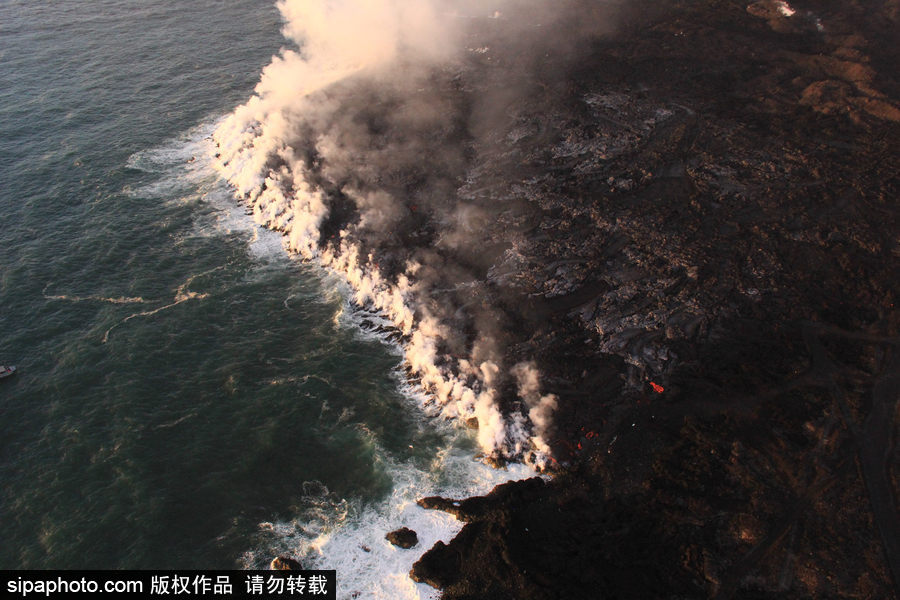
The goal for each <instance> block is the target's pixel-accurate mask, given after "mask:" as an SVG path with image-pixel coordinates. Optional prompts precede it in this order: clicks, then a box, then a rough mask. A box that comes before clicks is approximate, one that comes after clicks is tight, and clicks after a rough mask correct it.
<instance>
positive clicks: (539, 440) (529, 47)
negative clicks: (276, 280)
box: [214, 0, 598, 466]
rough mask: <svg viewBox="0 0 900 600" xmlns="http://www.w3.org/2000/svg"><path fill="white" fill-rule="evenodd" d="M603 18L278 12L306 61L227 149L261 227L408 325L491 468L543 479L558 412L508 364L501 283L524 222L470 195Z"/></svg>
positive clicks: (502, 205) (264, 87)
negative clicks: (544, 72) (549, 74)
mask: <svg viewBox="0 0 900 600" xmlns="http://www.w3.org/2000/svg"><path fill="white" fill-rule="evenodd" d="M596 5H598V2H588V1H584V0H582V1H581V2H550V1H549V0H547V1H536V0H535V1H525V0H520V1H518V2H516V1H506V2H497V3H494V4H493V5H485V4H484V3H481V2H474V1H470V2H463V1H455V2H454V1H450V0H446V1H443V2H441V1H438V0H281V1H279V2H278V8H279V10H280V11H281V13H282V15H283V17H284V21H285V25H284V28H283V33H284V35H285V36H286V37H287V38H288V39H289V40H290V41H292V42H293V43H294V44H295V45H296V49H283V50H282V51H281V53H280V54H279V55H278V56H275V57H273V59H272V62H271V63H270V64H269V65H268V66H267V67H266V68H265V69H264V70H263V72H262V76H261V78H260V82H259V84H258V85H257V87H256V89H255V94H254V95H253V96H252V97H251V98H250V100H249V101H248V102H247V103H246V104H244V105H242V106H240V107H238V108H237V109H236V110H235V111H234V112H233V113H232V114H231V115H229V116H228V117H227V118H226V119H225V120H224V121H223V122H222V123H221V124H220V125H219V127H218V128H217V130H216V132H215V134H214V138H215V141H216V142H217V145H218V155H217V157H218V161H217V163H218V167H219V169H220V171H221V173H222V174H223V175H224V176H225V177H226V178H227V179H228V181H230V182H231V183H232V184H233V186H234V188H235V191H236V194H237V196H238V197H239V198H241V199H242V200H243V201H245V202H247V203H248V205H249V206H251V207H252V210H253V215H254V218H255V220H256V221H257V222H258V223H260V224H261V225H264V226H266V227H270V228H272V229H275V230H278V231H281V232H283V233H284V235H285V239H286V245H287V246H288V247H289V249H290V250H291V251H294V252H297V253H299V254H300V255H302V256H303V257H305V258H307V259H315V260H317V261H319V262H320V263H321V264H323V265H324V266H326V267H328V268H330V269H333V270H335V271H337V272H339V273H341V274H342V275H343V276H344V277H345V278H346V279H347V281H348V282H349V283H350V284H351V285H352V288H353V289H354V290H355V295H354V298H353V299H354V301H355V302H356V303H358V304H359V305H361V306H363V307H366V308H368V309H370V310H374V311H378V312H380V313H383V314H384V315H386V316H387V317H388V318H389V319H390V320H391V321H392V322H393V323H394V324H395V325H396V327H397V328H398V329H399V330H400V331H401V332H402V334H403V339H404V347H405V353H406V355H405V356H406V358H405V360H406V364H407V368H408V370H409V372H410V375H411V376H412V377H413V378H416V379H418V380H419V381H420V382H421V386H422V387H423V388H424V389H425V390H426V391H428V392H429V394H430V396H431V397H432V398H433V401H434V402H435V403H437V405H438V406H439V407H440V408H441V412H442V413H443V414H444V415H445V416H447V417H449V418H458V419H461V420H464V421H467V422H471V420H472V419H477V423H478V442H479V444H480V445H481V447H482V449H483V451H484V452H485V453H486V454H487V455H489V456H491V457H494V458H514V459H525V460H526V461H528V462H530V463H531V464H535V465H537V466H543V465H545V464H546V462H547V461H548V460H549V455H550V439H549V437H548V436H549V435H550V432H551V431H552V414H553V411H554V409H555V408H556V397H555V396H553V395H542V394H541V391H540V387H541V385H540V375H539V373H538V370H537V367H536V365H535V363H534V362H532V361H529V360H526V361H524V362H523V361H516V364H514V365H510V364H507V362H508V359H507V353H506V344H507V343H508V337H509V336H508V335H507V334H508V332H509V331H510V328H511V327H513V325H512V324H510V323H509V322H508V318H507V315H506V314H505V313H504V311H503V310H501V309H499V308H498V304H499V302H498V298H497V294H498V289H497V287H496V286H495V285H494V284H492V283H490V278H489V277H487V275H488V273H489V272H490V270H491V269H492V268H494V267H495V265H496V262H497V261H498V260H500V258H501V257H503V256H508V255H509V252H510V251H511V249H513V248H514V247H515V245H516V241H517V239H516V236H517V235H520V234H518V233H516V232H515V231H512V230H511V231H503V230H502V228H499V227H498V226H497V220H498V218H499V217H500V216H505V218H507V219H508V217H509V215H510V214H514V213H515V212H516V211H517V210H518V208H517V206H516V204H515V202H512V201H510V202H503V201H502V199H498V198H495V197H493V196H492V195H491V194H485V193H483V192H482V191H479V190H473V189H471V185H469V184H470V183H471V182H472V180H473V173H477V171H478V168H479V162H478V155H479V153H483V152H487V151H490V150H491V149H492V148H493V147H494V146H496V140H495V139H494V133H493V132H494V131H495V129H496V125H497V122H498V121H502V120H503V119H508V116H507V115H506V114H505V112H504V111H505V110H506V107H508V106H510V105H513V104H514V103H515V102H516V100H517V99H518V98H520V97H524V96H525V95H527V94H528V93H529V87H528V86H529V85H531V84H529V83H528V77H527V75H528V72H529V70H530V69H533V68H534V63H535V62H536V61H537V59H538V58H539V57H551V52H552V56H553V57H558V58H559V60H567V59H568V58H569V55H571V53H572V52H573V51H574V50H575V47H576V46H577V44H578V38H579V35H578V34H579V31H580V30H579V27H583V28H589V27H594V28H596V26H597V23H596V20H594V21H593V23H592V24H590V25H589V26H588V25H584V19H583V18H582V17H583V16H584V15H583V13H584V11H588V12H590V11H594V10H595V9H596ZM592 14H593V13H592ZM588 21H590V20H588ZM575 23H579V24H580V25H575ZM557 34H558V35H557ZM542 60H544V61H545V63H546V59H544V58H542ZM491 61H494V62H491ZM545 68H546V65H545ZM510 175H511V176H514V174H510Z"/></svg>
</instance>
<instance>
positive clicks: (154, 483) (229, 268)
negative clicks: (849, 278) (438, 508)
mask: <svg viewBox="0 0 900 600" xmlns="http://www.w3.org/2000/svg"><path fill="white" fill-rule="evenodd" d="M280 27H281V22H280V17H279V14H278V12H277V10H276V9H275V7H274V5H273V4H270V3H269V2H265V1H264V2H260V1H258V0H234V1H229V2H221V1H217V0H192V1H186V0H164V1H159V2H154V3H142V2H134V1H131V0H98V1H96V2H63V1H61V0H47V1H45V2H40V3H34V2H25V1H23V0H7V1H5V2H3V3H0V364H14V365H17V366H18V368H19V373H18V374H17V375H15V376H14V377H13V378H11V379H7V380H4V381H0V482H2V486H0V540H2V543H0V568H4V569H24V568H38V569H42V568H66V569H72V568H79V569H80V568H95V569H100V568H103V569H105V568H116V569H118V568H153V569H168V568H234V567H258V566H261V565H265V564H266V563H267V562H268V561H269V560H270V559H271V558H272V556H273V555H274V554H276V553H286V554H290V555H292V556H295V557H298V558H300V559H302V560H303V561H304V562H305V563H306V564H308V565H310V566H311V567H322V568H336V569H338V578H339V582H340V586H341V588H340V593H339V597H349V595H350V594H352V593H356V592H360V594H361V595H360V596H359V597H384V598H401V597H424V596H428V595H429V594H430V593H431V592H430V591H429V589H428V588H425V587H424V586H417V585H415V584H413V583H411V582H410V581H409V580H408V579H407V578H406V573H407V572H408V570H409V566H410V565H411V563H412V562H413V560H415V558H416V557H417V556H418V554H419V553H420V552H421V550H422V549H423V548H424V547H427V546H428V545H429V544H431V543H433V542H434V541H436V540H437V539H448V538H449V537H451V536H452V535H453V533H454V532H455V531H456V530H457V529H458V524H456V523H454V522H453V521H452V519H450V518H449V517H447V516H446V515H438V514H430V513H427V512H426V511H422V510H420V509H418V508H417V507H415V505H414V502H413V501H414V499H415V498H416V497H418V496H420V495H423V494H427V493H444V494H454V493H458V494H462V493H474V492H482V491H485V490H486V489H489V488H490V486H491V485H492V484H495V483H499V482H502V481H505V480H507V479H509V478H512V477H513V475H514V473H509V472H500V471H496V470H492V469H489V468H487V467H485V466H483V465H481V464H480V463H477V462H475V461H473V460H472V458H471V457H472V454H473V453H474V441H473V440H472V439H471V435H470V434H468V433H466V432H463V431H461V430H460V429H458V428H454V427H452V426H450V425H449V424H444V423H442V422H440V421H437V420H435V419H431V418H429V417H427V416H426V415H425V413H424V411H423V409H422V408H421V402H420V400H419V399H418V398H417V396H416V393H415V390H413V389H409V388H408V386H406V384H405V383H404V379H403V377H402V375H401V374H400V373H399V371H398V366H399V364H400V361H401V355H400V353H399V350H398V349H396V348H392V347H391V346H390V345H389V344H387V343H386V342H384V341H383V340H380V339H378V338H375V337H372V336H367V335H366V334H364V333H363V332H362V331H361V329H360V328H359V327H358V326H357V324H356V321H357V320H358V316H357V315H355V314H354V311H353V309H352V308H351V307H350V305H349V304H348V302H347V300H346V297H347V296H346V293H345V291H344V290H342V285H343V284H342V283H341V280H340V279H338V278H337V277H334V276H332V275H329V274H328V273H327V272H326V271H323V270H321V269H320V268H318V267H316V266H314V265H309V264H305V263H303V262H301V261H299V260H297V259H296V258H293V257H291V256H289V255H288V253H287V252H286V251H285V250H284V249H283V248H282V243H281V239H280V237H279V236H277V235H276V234H274V233H271V232H267V231H264V230H260V229H259V228H257V226H255V225H254V224H253V221H252V219H251V218H250V217H249V216H247V215H246V214H245V210H244V209H243V208H242V207H240V206H238V205H237V204H236V203H235V202H234V200H233V193H232V190H230V188H229V187H228V185H227V184H226V183H225V182H224V181H222V180H221V179H220V177H219V176H218V175H217V173H216V171H215V170H214V169H213V167H212V165H211V154H212V153H213V152H214V149H213V147H212V142H211V140H210V139H209V136H210V134H211V133H212V131H213V130H214V127H215V124H216V123H217V122H218V121H219V120H221V119H222V118H223V116H224V115H226V114H227V113H228V112H229V111H231V110H233V109H234V107H235V106H237V105H238V104H240V103H241V102H244V101H246V99H247V98H248V97H249V96H250V94H251V93H252V91H253V87H254V85H255V84H256V82H257V81H258V79H259V74H260V71H261V69H262V67H263V66H264V65H265V64H267V63H268V62H269V61H270V60H271V56H272V54H273V53H275V52H276V51H277V50H278V48H279V47H280V46H281V45H282V44H283V43H284V38H283V37H282V35H281V33H280ZM401 525H409V526H411V527H413V528H415V529H417V530H418V531H419V534H420V538H421V539H422V543H421V546H422V547H423V548H420V549H419V550H420V551H419V552H416V553H411V552H406V553H405V552H404V551H401V550H397V549H395V548H393V547H392V546H390V545H389V544H387V542H385V541H384V539H383V536H384V534H385V533H386V532H387V531H390V530H391V529H393V528H396V527H399V526H401Z"/></svg>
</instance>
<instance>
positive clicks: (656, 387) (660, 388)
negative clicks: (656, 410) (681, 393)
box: [650, 381, 666, 394]
mask: <svg viewBox="0 0 900 600" xmlns="http://www.w3.org/2000/svg"><path fill="white" fill-rule="evenodd" d="M650 387H652V388H653V391H654V392H656V393H657V394H662V393H663V392H664V391H666V389H665V388H664V387H663V386H661V385H659V384H658V383H653V382H652V381H651V382H650Z"/></svg>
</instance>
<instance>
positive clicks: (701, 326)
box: [217, 0, 900, 599]
mask: <svg viewBox="0 0 900 600" xmlns="http://www.w3.org/2000/svg"><path fill="white" fill-rule="evenodd" d="M338 4H341V3H338ZM344 4H347V3H344ZM349 4H352V3H349ZM382 4H390V3H369V4H366V5H365V6H366V7H368V9H373V7H375V6H376V5H382ZM434 4H435V3H425V5H427V6H432V5H434ZM285 6H286V7H287V9H286V10H285V9H284V7H283V12H285V15H286V18H287V19H288V22H289V25H288V27H287V32H288V33H289V34H290V33H291V31H292V27H293V28H302V27H307V25H303V26H302V27H301V25H297V23H306V22H308V21H309V20H308V19H304V17H306V16H307V15H306V13H305V12H304V11H306V10H308V9H307V8H304V7H305V4H304V3H300V2H293V1H289V2H286V3H285ZM498 6H500V8H502V10H497V11H496V12H495V13H493V14H492V15H490V16H488V17H485V16H484V15H482V16H480V17H478V16H477V14H479V13H478V12H477V10H476V9H471V8H470V11H469V12H468V13H466V12H465V11H463V12H462V13H455V15H454V16H453V19H454V27H453V30H454V32H453V35H452V36H447V37H446V38H445V37H443V36H442V35H439V34H440V33H441V32H443V30H442V29H440V28H437V29H435V30H434V31H432V30H431V29H429V28H428V27H425V26H424V25H430V24H433V23H434V22H436V21H435V20H434V19H431V18H425V17H423V15H422V14H419V13H416V12H415V11H413V12H412V13H409V11H407V12H402V11H401V14H402V15H403V19H402V20H401V25H404V26H405V27H406V29H405V30H403V28H401V30H403V31H406V32H407V33H402V31H401V33H402V34H398V35H397V36H393V37H390V36H389V37H390V39H389V40H385V39H382V38H378V39H377V40H376V41H378V42H379V43H378V44H370V45H369V46H366V47H364V48H363V51H362V52H361V53H360V51H359V49H358V48H357V46H356V45H355V44H353V43H345V42H347V40H348V39H351V38H353V39H355V36H357V35H362V34H363V33H365V34H366V35H368V34H369V33H371V32H370V31H369V30H368V29H366V26H364V25H363V26H360V28H358V29H354V28H353V27H350V26H348V27H347V28H346V32H345V33H346V35H345V36H344V38H342V39H340V40H335V39H333V37H329V38H323V40H319V39H318V38H317V37H316V32H315V31H313V30H308V31H307V30H304V32H303V35H304V36H305V37H303V36H300V37H302V39H303V40H304V43H306V46H305V47H302V48H301V51H300V53H298V54H294V55H289V54H285V56H284V57H283V60H276V61H275V62H274V63H273V65H272V66H270V69H269V70H268V71H267V73H264V76H263V81H262V83H261V86H260V88H259V89H260V90H261V91H259V94H260V97H259V98H258V99H255V100H254V102H256V104H254V103H253V102H251V103H248V107H244V108H243V109H239V110H238V111H237V112H236V115H237V116H236V117H235V118H234V119H233V120H232V122H230V123H227V124H226V125H225V126H223V128H221V129H220V131H219V132H218V133H217V141H218V142H219V144H220V148H222V155H223V156H222V162H223V164H222V169H223V172H224V173H225V174H226V176H228V177H229V179H230V180H231V181H232V182H233V183H234V184H235V186H236V187H237V188H238V191H239V192H240V193H241V194H243V195H244V196H245V197H246V198H247V199H248V201H249V203H250V204H251V205H252V207H253V210H254V213H255V214H256V216H257V220H258V221H259V222H261V223H265V224H266V225H268V226H270V227H273V228H275V229H281V230H283V231H285V233H286V234H287V235H288V237H289V239H290V246H291V247H292V248H293V249H294V250H296V251H298V252H300V253H302V254H304V255H305V256H307V257H309V258H319V259H320V260H322V262H323V263H324V264H325V265H326V266H330V267H332V268H334V269H335V270H337V271H339V272H342V273H345V274H346V276H347V277H348V280H350V281H351V283H352V284H353V285H354V287H355V289H356V290H357V296H356V299H357V301H358V302H359V303H360V304H362V305H367V306H368V307H369V308H371V309H372V310H374V311H378V312H382V313H387V314H388V316H389V317H390V319H391V320H392V321H393V322H394V324H395V325H396V326H397V331H396V335H397V336H398V337H399V338H401V339H402V340H403V343H404V346H405V348H406V352H407V363H408V367H409V372H410V376H411V377H412V378H413V379H417V380H419V381H421V383H422V386H423V388H424V389H425V390H426V391H429V392H431V393H432V395H433V396H434V398H435V399H436V406H437V407H438V409H439V411H440V412H441V413H443V414H444V415H446V416H450V417H455V418H459V419H461V420H463V421H465V422H467V423H469V424H470V425H471V426H473V427H477V428H478V430H479V432H478V437H479V442H480V443H481V445H482V447H483V448H484V451H485V454H486V456H487V457H488V458H492V459H496V460H497V461H498V462H502V460H504V459H510V458H511V459H524V460H527V461H530V462H532V463H533V464H535V465H538V466H540V467H543V468H545V469H547V470H548V471H550V472H552V473H554V477H553V478H552V479H551V480H549V481H548V482H544V481H543V480H540V479H535V480H529V481H525V482H519V483H511V484H508V485H506V486H503V487H502V488H498V489H497V490H495V492H494V493H492V494H491V495H489V496H487V497H485V498H476V499H470V500H465V501H461V502H459V506H456V505H455V504H454V503H453V502H451V501H450V500H447V499H439V498H433V499H427V500H424V501H423V505H426V506H428V507H433V508H441V509H445V510H449V511H451V512H454V513H455V514H457V515H458V516H459V517H460V518H462V519H464V520H466V521H468V524H467V525H466V527H465V528H464V529H463V530H462V532H461V533H460V534H459V536H458V537H457V538H456V539H455V540H453V541H452V542H451V543H450V544H447V545H444V544H438V546H436V547H435V548H434V549H432V550H431V551H429V552H428V553H427V554H425V555H424V556H423V557H422V559H421V560H420V561H419V562H418V563H417V564H416V566H415V567H414V569H413V571H412V573H411V576H412V577H413V578H414V579H416V580H418V581H425V582H428V583H430V584H432V585H435V586H437V587H440V588H442V589H443V590H444V592H443V598H445V599H462V598H467V599H475V598H490V599H504V598H516V599H523V598H535V599H537V598H541V599H543V598H564V599H568V598H843V597H846V598H890V597H895V596H896V595H897V593H898V589H900V588H898V579H900V517H898V511H897V498H898V493H900V480H898V473H897V463H898V460H897V459H898V448H897V439H898V428H897V423H898V415H897V411H898V403H897V400H898V395H900V368H898V367H900V349H898V343H900V331H898V327H900V315H898V311H897V310H896V308H895V306H894V304H895V302H896V301H897V296H898V287H897V282H898V281H900V268H898V259H900V241H898V234H900V223H898V214H900V213H898V207H897V199H898V192H900V175H898V173H900V73H898V67H897V65H898V64H900V35H898V31H900V2H898V0H881V1H875V2H862V1H860V0H849V1H844V2H833V1H830V0H822V1H813V0H804V1H800V0H797V1H796V2H791V3H790V4H788V3H787V2H783V1H778V0H760V1H756V2H748V1H747V0H743V1H739V0H708V1H701V2H694V1H687V0H684V1H679V0H656V1H651V0H634V1H631V2H613V1H600V0H565V1H561V2H554V3H548V2H544V1H540V0H528V1H522V2H518V3H516V2H501V3H499V4H498ZM291 7H294V10H296V12H294V13H292V12H291V10H292V9H291ZM368 9H367V10H368ZM373 10H374V9H373ZM472 11H475V12H472ZM351 14H353V13H352V12H348V13H347V15H351ZM381 14H382V13H381V12H378V11H376V12H374V13H373V14H372V15H368V14H364V15H362V16H363V17H365V19H363V20H364V21H365V22H366V23H369V22H375V21H378V19H377V18H376V17H380V15H381ZM435 14H439V13H435ZM440 14H442V13H440ZM347 15H345V16H347ZM471 15H476V16H471ZM327 16H332V17H333V16H335V15H333V14H332V15H327ZM425 16H429V15H425ZM432 16H433V15H432ZM369 17H371V18H369ZM348 18H349V17H348ZM373 20H374V21H373ZM378 22H379V23H381V22H380V21H378ZM385 23H387V21H386V22H385ZM385 23H382V25H385ZM385 26H387V25H385ZM417 27H418V28H417ZM398 31H400V30H398ZM409 31H414V32H418V33H416V34H415V35H410V34H409V33H408V32H409ZM298 35H299V34H298ZM363 37H364V36H363ZM395 38H396V39H395ZM426 38H427V39H426ZM397 40H399V42H397ZM381 42H385V43H384V44H382V43H381ZM395 42H397V43H398V45H397V47H400V48H401V49H402V51H401V52H398V53H396V54H394V53H393V52H394V50H395V49H396V48H395ZM341 44H344V45H341ZM335 48H339V49H340V50H342V52H343V51H344V50H346V52H343V54H342V53H340V52H337V51H335ZM376 51H377V52H382V51H384V53H385V56H386V58H385V59H384V60H380V61H374V62H373V63H372V65H371V66H370V67H367V68H366V69H365V70H363V71H359V70H356V69H357V67H356V66H354V67H353V68H352V69H345V70H344V71H342V70H341V68H334V67H332V64H333V63H334V64H338V67H340V65H342V64H352V65H356V64H357V63H359V62H360V61H361V60H362V61H363V62H365V60H364V59H365V58H366V57H368V56H370V55H372V54H373V53H375V52H376ZM345 55H346V56H345ZM347 56H349V59H352V60H349V59H348V60H349V62H346V61H345V63H341V62H340V60H337V58H342V59H343V58H346V57H347ZM345 71H346V72H345ZM347 73H350V74H347ZM301 75H302V77H301ZM313 75H314V77H313ZM317 77H318V79H319V80H321V81H317V80H316V78H317ZM294 79H302V80H304V81H305V82H307V83H304V85H305V86H307V87H306V88H304V89H302V90H301V89H300V88H299V87H297V86H295V87H291V85H287V84H285V83H284V82H287V83H288V84H289V83H290V82H291V81H293V80H294ZM310 80H313V81H314V82H315V85H313V84H309V83H308V82H309V81H310ZM307 88H308V89H307ZM242 110H243V112H242ZM229 140H234V142H233V143H230V142H229Z"/></svg>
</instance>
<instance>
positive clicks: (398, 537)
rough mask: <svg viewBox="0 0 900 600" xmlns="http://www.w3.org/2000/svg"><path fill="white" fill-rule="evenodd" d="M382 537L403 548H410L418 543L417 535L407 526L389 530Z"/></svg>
mask: <svg viewBox="0 0 900 600" xmlns="http://www.w3.org/2000/svg"><path fill="white" fill-rule="evenodd" d="M384 539H386V540H387V541H389V542H390V543H392V544H393V545H395V546H399V547H400V548H403V549H409V548H412V547H413V546H415V545H416V544H418V543H419V536H418V535H416V532H415V531H413V530H412V529H410V528H409V527H401V528H400V529H397V530H396V531H391V532H390V533H388V534H387V535H385V536H384Z"/></svg>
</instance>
